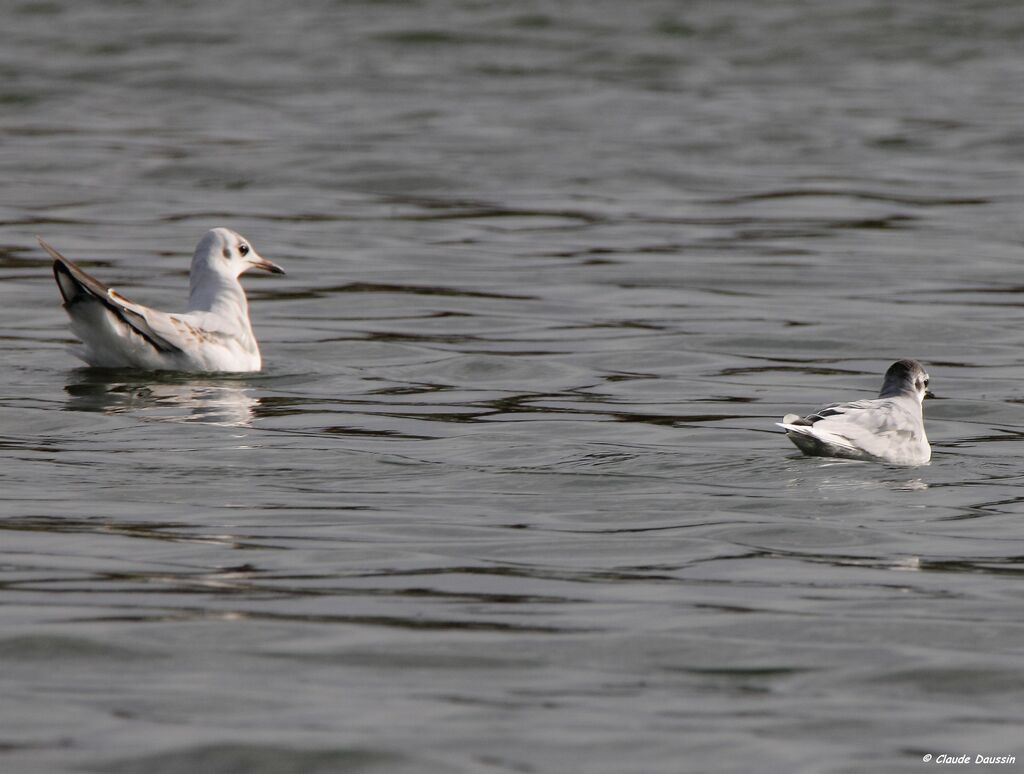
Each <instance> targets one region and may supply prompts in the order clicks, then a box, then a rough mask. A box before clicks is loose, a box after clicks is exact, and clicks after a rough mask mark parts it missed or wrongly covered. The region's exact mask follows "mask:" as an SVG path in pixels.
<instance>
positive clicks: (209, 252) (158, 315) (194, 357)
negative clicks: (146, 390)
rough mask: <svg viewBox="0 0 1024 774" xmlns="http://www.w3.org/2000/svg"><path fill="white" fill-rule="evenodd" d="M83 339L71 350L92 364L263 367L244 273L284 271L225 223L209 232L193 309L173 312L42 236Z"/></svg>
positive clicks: (197, 267)
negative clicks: (138, 298) (136, 298)
mask: <svg viewBox="0 0 1024 774" xmlns="http://www.w3.org/2000/svg"><path fill="white" fill-rule="evenodd" d="M39 244H41V245H42V246H43V248H44V249H45V250H46V251H47V252H48V253H49V254H50V255H51V256H52V257H53V275H54V277H55V278H56V279H57V286H58V287H59V288H60V293H61V295H62V296H63V297H64V309H65V310H67V313H68V316H69V317H70V318H71V331H72V333H74V334H75V335H76V336H78V338H80V339H81V340H82V344H81V345H80V346H75V347H73V348H72V349H71V352H72V354H74V355H75V356H76V357H78V358H80V359H81V360H83V361H85V362H86V363H87V364H88V365H91V366H100V367H104V368H142V369H147V370H153V371H160V370H172V371H236V372H238V371H259V370H260V368H261V366H262V362H263V361H262V358H261V357H260V348H259V345H258V344H257V343H256V336H255V334H253V331H252V324H251V323H250V322H249V303H248V300H247V299H246V297H245V290H244V289H243V288H242V285H241V283H240V282H239V281H238V278H239V277H240V276H241V275H242V274H243V273H244V272H246V271H248V270H249V269H262V270H263V271H268V272H273V273H275V274H284V270H283V269H282V268H281V267H280V266H278V265H277V264H275V263H272V262H271V261H268V260H267V259H266V258H264V257H262V256H261V255H259V254H258V253H257V252H256V250H255V249H253V247H252V245H251V243H250V242H249V241H248V240H247V239H245V238H243V237H242V236H241V235H240V234H237V233H236V232H234V231H232V230H231V229H227V228H215V229H213V230H211V231H207V232H206V233H205V234H204V235H203V238H202V239H200V240H199V244H198V245H196V251H195V254H194V255H193V256H192V269H191V271H190V273H189V285H190V291H189V297H188V310H187V311H186V312H184V313H182V314H168V313H166V312H159V311H157V310H156V309H150V308H149V307H145V306H142V305H141V304H136V303H134V302H133V301H129V300H128V299H127V298H125V297H124V296H122V295H121V294H120V293H118V292H117V291H116V290H114V289H113V288H109V287H107V286H106V285H104V284H103V283H102V282H100V281H99V280H97V279H96V278H95V277H92V276H90V275H89V274H87V273H86V272H84V271H83V270H82V269H81V268H79V267H78V266H77V265H75V263H74V262H72V261H69V260H68V259H67V258H65V257H64V256H63V255H61V254H60V253H58V252H57V251H56V250H54V249H53V248H52V247H51V246H50V245H48V244H47V243H46V242H44V241H43V240H42V239H39Z"/></svg>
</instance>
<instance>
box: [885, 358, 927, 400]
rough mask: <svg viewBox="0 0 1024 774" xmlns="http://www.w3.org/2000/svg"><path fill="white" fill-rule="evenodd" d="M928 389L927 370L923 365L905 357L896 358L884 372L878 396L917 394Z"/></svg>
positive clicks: (889, 396)
mask: <svg viewBox="0 0 1024 774" xmlns="http://www.w3.org/2000/svg"><path fill="white" fill-rule="evenodd" d="M927 389H928V372H927V371H925V370H924V366H922V365H921V364H920V363H918V362H917V361H916V360H911V359H909V358H906V359H904V360H897V361H896V362H895V363H893V364H892V365H891V366H889V370H888V371H886V372H885V379H884V380H883V381H882V390H881V392H879V393H878V397H879V398H891V397H893V396H894V395H902V394H907V393H909V394H910V395H917V393H918V392H924V391H925V390H927Z"/></svg>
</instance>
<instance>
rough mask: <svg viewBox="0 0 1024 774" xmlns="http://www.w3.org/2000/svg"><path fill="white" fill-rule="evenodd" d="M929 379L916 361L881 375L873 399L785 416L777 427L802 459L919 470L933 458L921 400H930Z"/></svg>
mask: <svg viewBox="0 0 1024 774" xmlns="http://www.w3.org/2000/svg"><path fill="white" fill-rule="evenodd" d="M930 396H931V393H929V392H928V374H927V373H926V372H925V370H924V368H923V367H922V366H921V364H920V363H918V362H917V361H916V360H899V361H897V362H895V363H893V364H892V365H891V366H890V367H889V370H888V371H886V372H885V381H884V382H883V383H882V391H881V392H880V393H878V398H876V399H874V400H857V401H853V402H852V403H834V404H832V405H830V406H826V407H825V408H823V409H821V410H820V411H818V412H817V413H815V414H810V415H808V416H806V417H799V416H797V415H796V414H786V416H785V417H784V418H783V420H782V422H778V423H776V424H778V425H779V427H782V428H784V429H785V431H786V435H787V436H788V437H789V440H791V441H792V442H793V443H794V444H796V445H797V447H798V448H799V449H800V451H802V452H803V453H804V454H811V455H818V456H822V457H845V458H847V459H854V460H874V461H876V462H891V463H893V464H896V465H923V464H924V463H926V462H928V460H929V459H931V456H932V449H931V446H929V445H928V437H927V436H926V435H925V432H924V415H923V413H922V411H921V401H923V400H924V399H925V398H926V397H930Z"/></svg>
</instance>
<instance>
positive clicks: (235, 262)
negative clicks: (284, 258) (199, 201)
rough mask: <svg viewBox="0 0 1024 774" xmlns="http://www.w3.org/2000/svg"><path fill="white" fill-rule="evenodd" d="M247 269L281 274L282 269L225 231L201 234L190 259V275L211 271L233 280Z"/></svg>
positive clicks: (218, 230) (222, 229)
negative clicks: (201, 236)
mask: <svg viewBox="0 0 1024 774" xmlns="http://www.w3.org/2000/svg"><path fill="white" fill-rule="evenodd" d="M250 269H260V270H261V271H267V272H271V273H273V274H284V269H282V268H281V267H280V266H278V265H277V264H276V263H273V262H272V261H268V260H267V259H266V258H264V257H263V256H262V255H260V254H259V253H257V252H256V248H254V247H253V246H252V243H251V242H250V241H249V240H248V239H246V238H245V237H243V236H242V235H241V234H239V233H238V232H236V231H232V230H231V229H229V228H215V229H211V230H210V231H207V232H206V233H205V234H203V238H202V239H200V240H199V244H198V245H196V252H195V254H194V255H193V256H192V276H193V277H194V276H197V275H200V274H205V273H207V272H212V273H213V274H216V275H219V276H221V277H226V278H230V279H237V278H238V277H240V276H241V275H242V274H244V273H245V272H247V271H249V270H250Z"/></svg>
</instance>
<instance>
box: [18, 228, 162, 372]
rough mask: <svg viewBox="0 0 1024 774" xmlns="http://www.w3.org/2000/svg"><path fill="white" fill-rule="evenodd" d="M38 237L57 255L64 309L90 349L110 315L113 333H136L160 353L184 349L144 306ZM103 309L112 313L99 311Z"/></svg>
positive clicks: (55, 273)
mask: <svg viewBox="0 0 1024 774" xmlns="http://www.w3.org/2000/svg"><path fill="white" fill-rule="evenodd" d="M36 238H37V239H38V240H39V244H40V245H41V246H42V248H43V249H44V250H46V252H48V253H49V254H50V256H51V257H52V258H53V276H54V279H56V280H57V287H58V288H59V290H60V294H61V296H62V297H63V299H64V308H65V309H66V310H67V312H68V315H70V317H71V321H72V329H73V330H74V332H75V333H76V334H77V335H78V336H79V337H80V338H81V339H82V340H83V341H84V342H85V343H86V346H87V348H88V349H96V347H94V346H92V345H93V342H92V341H91V339H92V338H95V336H96V335H97V334H99V332H100V331H101V330H103V329H105V328H107V327H109V326H104V325H102V324H101V322H100V321H101V319H103V318H106V320H107V321H108V322H109V323H110V325H111V326H112V327H113V331H108V332H110V333H115V334H117V335H118V336H120V337H124V336H128V337H130V335H131V333H135V334H137V335H139V336H141V337H142V339H143V340H144V341H145V342H146V343H147V344H149V345H150V346H151V347H153V348H154V349H155V350H156V351H157V352H163V353H170V352H181V349H180V348H179V347H177V346H175V345H174V344H172V343H171V342H169V341H168V340H167V339H165V338H164V337H163V336H161V335H160V334H158V333H157V332H156V331H154V330H153V328H152V327H150V325H149V322H148V321H147V320H146V317H145V314H144V313H143V311H142V309H143V307H140V306H139V305H138V304H134V303H132V302H131V301H129V300H128V299H127V298H125V297H124V296H122V295H121V294H120V293H118V292H117V291H116V290H114V289H113V288H110V287H107V286H106V285H104V284H103V283H102V282H100V281H99V280H98V279H96V278H95V277H93V276H92V275H91V274H89V273H88V272H86V271H84V270H83V269H82V268H81V267H80V266H78V265H77V264H76V263H75V262H74V261H71V260H69V259H67V258H65V257H64V256H63V255H61V254H60V253H59V252H57V250H55V249H54V248H53V247H51V246H50V245H49V244H47V243H46V242H45V241H44V240H43V239H42V238H41V237H36ZM101 310H102V311H105V312H107V313H109V314H106V315H104V314H97V312H101ZM100 335H102V334H100ZM80 356H81V355H80ZM83 359H85V360H86V362H90V363H91V364H93V365H98V364H99V362H92V361H93V360H97V361H98V359H97V358H90V357H83Z"/></svg>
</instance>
